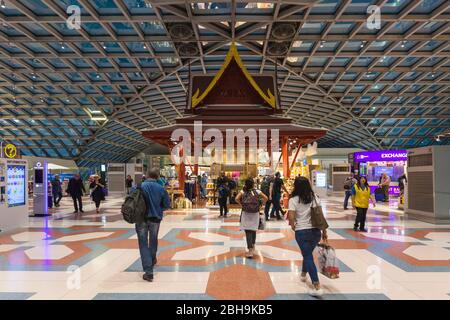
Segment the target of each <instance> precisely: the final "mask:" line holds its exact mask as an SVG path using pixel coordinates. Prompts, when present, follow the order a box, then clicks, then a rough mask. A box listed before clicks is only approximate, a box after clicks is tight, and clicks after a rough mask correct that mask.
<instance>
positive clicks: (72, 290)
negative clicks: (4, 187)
mask: <svg viewBox="0 0 450 320" xmlns="http://www.w3.org/2000/svg"><path fill="white" fill-rule="evenodd" d="M85 202H86V205H85V211H86V212H85V213H84V214H82V215H74V214H73V213H72V211H73V209H72V207H71V202H70V201H69V199H67V198H64V199H63V201H62V206H61V207H60V208H56V209H52V213H53V215H52V216H51V217H50V218H30V220H29V225H28V226H27V227H26V228H21V229H16V230H10V231H7V232H2V233H0V299H132V300H136V299H311V298H310V297H309V296H308V295H307V294H306V289H307V285H308V284H306V285H305V284H304V283H301V282H300V280H299V265H300V264H301V255H300V252H299V249H298V247H297V245H296V243H295V240H294V234H293V232H292V231H291V230H290V229H289V227H288V226H287V223H286V222H284V221H273V222H272V221H270V222H268V225H267V229H266V230H265V231H261V232H259V233H258V236H257V252H258V254H257V256H256V257H255V259H252V260H249V259H246V258H245V256H244V250H245V239H244V235H243V233H242V232H241V231H240V230H239V227H238V225H239V212H238V210H232V212H231V216H230V217H229V218H227V219H223V218H218V212H217V211H214V210H208V209H202V208H198V209H191V210H172V211H168V212H167V214H166V217H165V219H164V221H163V223H162V224H161V228H160V234H159V237H160V245H159V256H158V265H157V267H156V270H155V271H156V273H155V282H153V283H148V282H144V281H142V280H141V275H142V272H141V264H140V259H139V252H138V249H137V240H136V234H135V231H134V227H133V226H132V225H129V224H127V223H126V222H124V221H123V220H122V219H121V216H120V213H119V208H120V205H121V202H122V199H121V198H118V197H109V198H108V200H107V202H105V203H104V204H103V208H102V211H101V213H100V214H96V213H95V210H94V206H93V204H92V203H91V202H90V201H89V199H87V198H86V199H85ZM323 203H324V209H325V213H326V215H327V217H328V219H329V222H330V227H331V229H330V242H331V244H332V245H333V246H334V247H335V248H336V252H337V256H338V258H339V260H340V269H341V274H340V278H339V279H334V280H331V279H328V278H326V277H324V276H322V275H320V279H321V282H322V284H323V288H324V291H325V295H324V297H323V299H345V300H348V299H370V300H375V299H447V300H448V299H450V295H449V294H450V225H439V226H435V225H431V224H427V223H424V222H419V221H416V220H408V219H407V218H405V217H404V216H403V213H402V211H399V210H397V209H396V207H397V203H396V201H395V200H392V202H391V203H390V204H389V205H379V206H377V208H376V210H374V209H370V210H369V213H368V221H369V222H368V228H369V232H368V233H366V234H361V233H356V232H354V231H353V230H352V229H351V227H352V224H353V219H354V217H355V212H354V211H353V210H346V211H344V210H343V209H342V208H341V199H340V198H337V197H330V198H327V199H323Z"/></svg>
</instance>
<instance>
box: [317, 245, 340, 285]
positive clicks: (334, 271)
mask: <svg viewBox="0 0 450 320" xmlns="http://www.w3.org/2000/svg"><path fill="white" fill-rule="evenodd" d="M317 248H318V253H319V257H318V263H319V271H320V273H322V274H323V275H324V276H326V277H328V278H330V279H336V278H339V261H338V259H337V257H336V251H335V250H334V248H333V247H332V246H330V245H328V244H326V243H320V244H319V245H318V246H317Z"/></svg>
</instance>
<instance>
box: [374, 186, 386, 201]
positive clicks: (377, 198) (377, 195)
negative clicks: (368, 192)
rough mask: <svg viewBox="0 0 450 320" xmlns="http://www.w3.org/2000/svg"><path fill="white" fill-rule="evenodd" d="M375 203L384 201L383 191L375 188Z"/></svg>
mask: <svg viewBox="0 0 450 320" xmlns="http://www.w3.org/2000/svg"><path fill="white" fill-rule="evenodd" d="M375 201H377V202H378V201H384V192H383V189H381V188H377V189H375Z"/></svg>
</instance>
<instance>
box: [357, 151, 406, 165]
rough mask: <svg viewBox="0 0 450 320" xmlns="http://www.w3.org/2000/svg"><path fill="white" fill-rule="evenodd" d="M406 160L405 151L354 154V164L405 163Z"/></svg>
mask: <svg viewBox="0 0 450 320" xmlns="http://www.w3.org/2000/svg"><path fill="white" fill-rule="evenodd" d="M406 160H408V152H407V151H406V150H378V151H364V152H355V154H354V161H355V162H370V161H406Z"/></svg>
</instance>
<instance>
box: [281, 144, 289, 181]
mask: <svg viewBox="0 0 450 320" xmlns="http://www.w3.org/2000/svg"><path fill="white" fill-rule="evenodd" d="M288 140H289V137H286V136H283V137H282V138H281V156H282V158H283V175H284V177H285V178H289V177H290V176H291V170H290V168H289V141H288Z"/></svg>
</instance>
